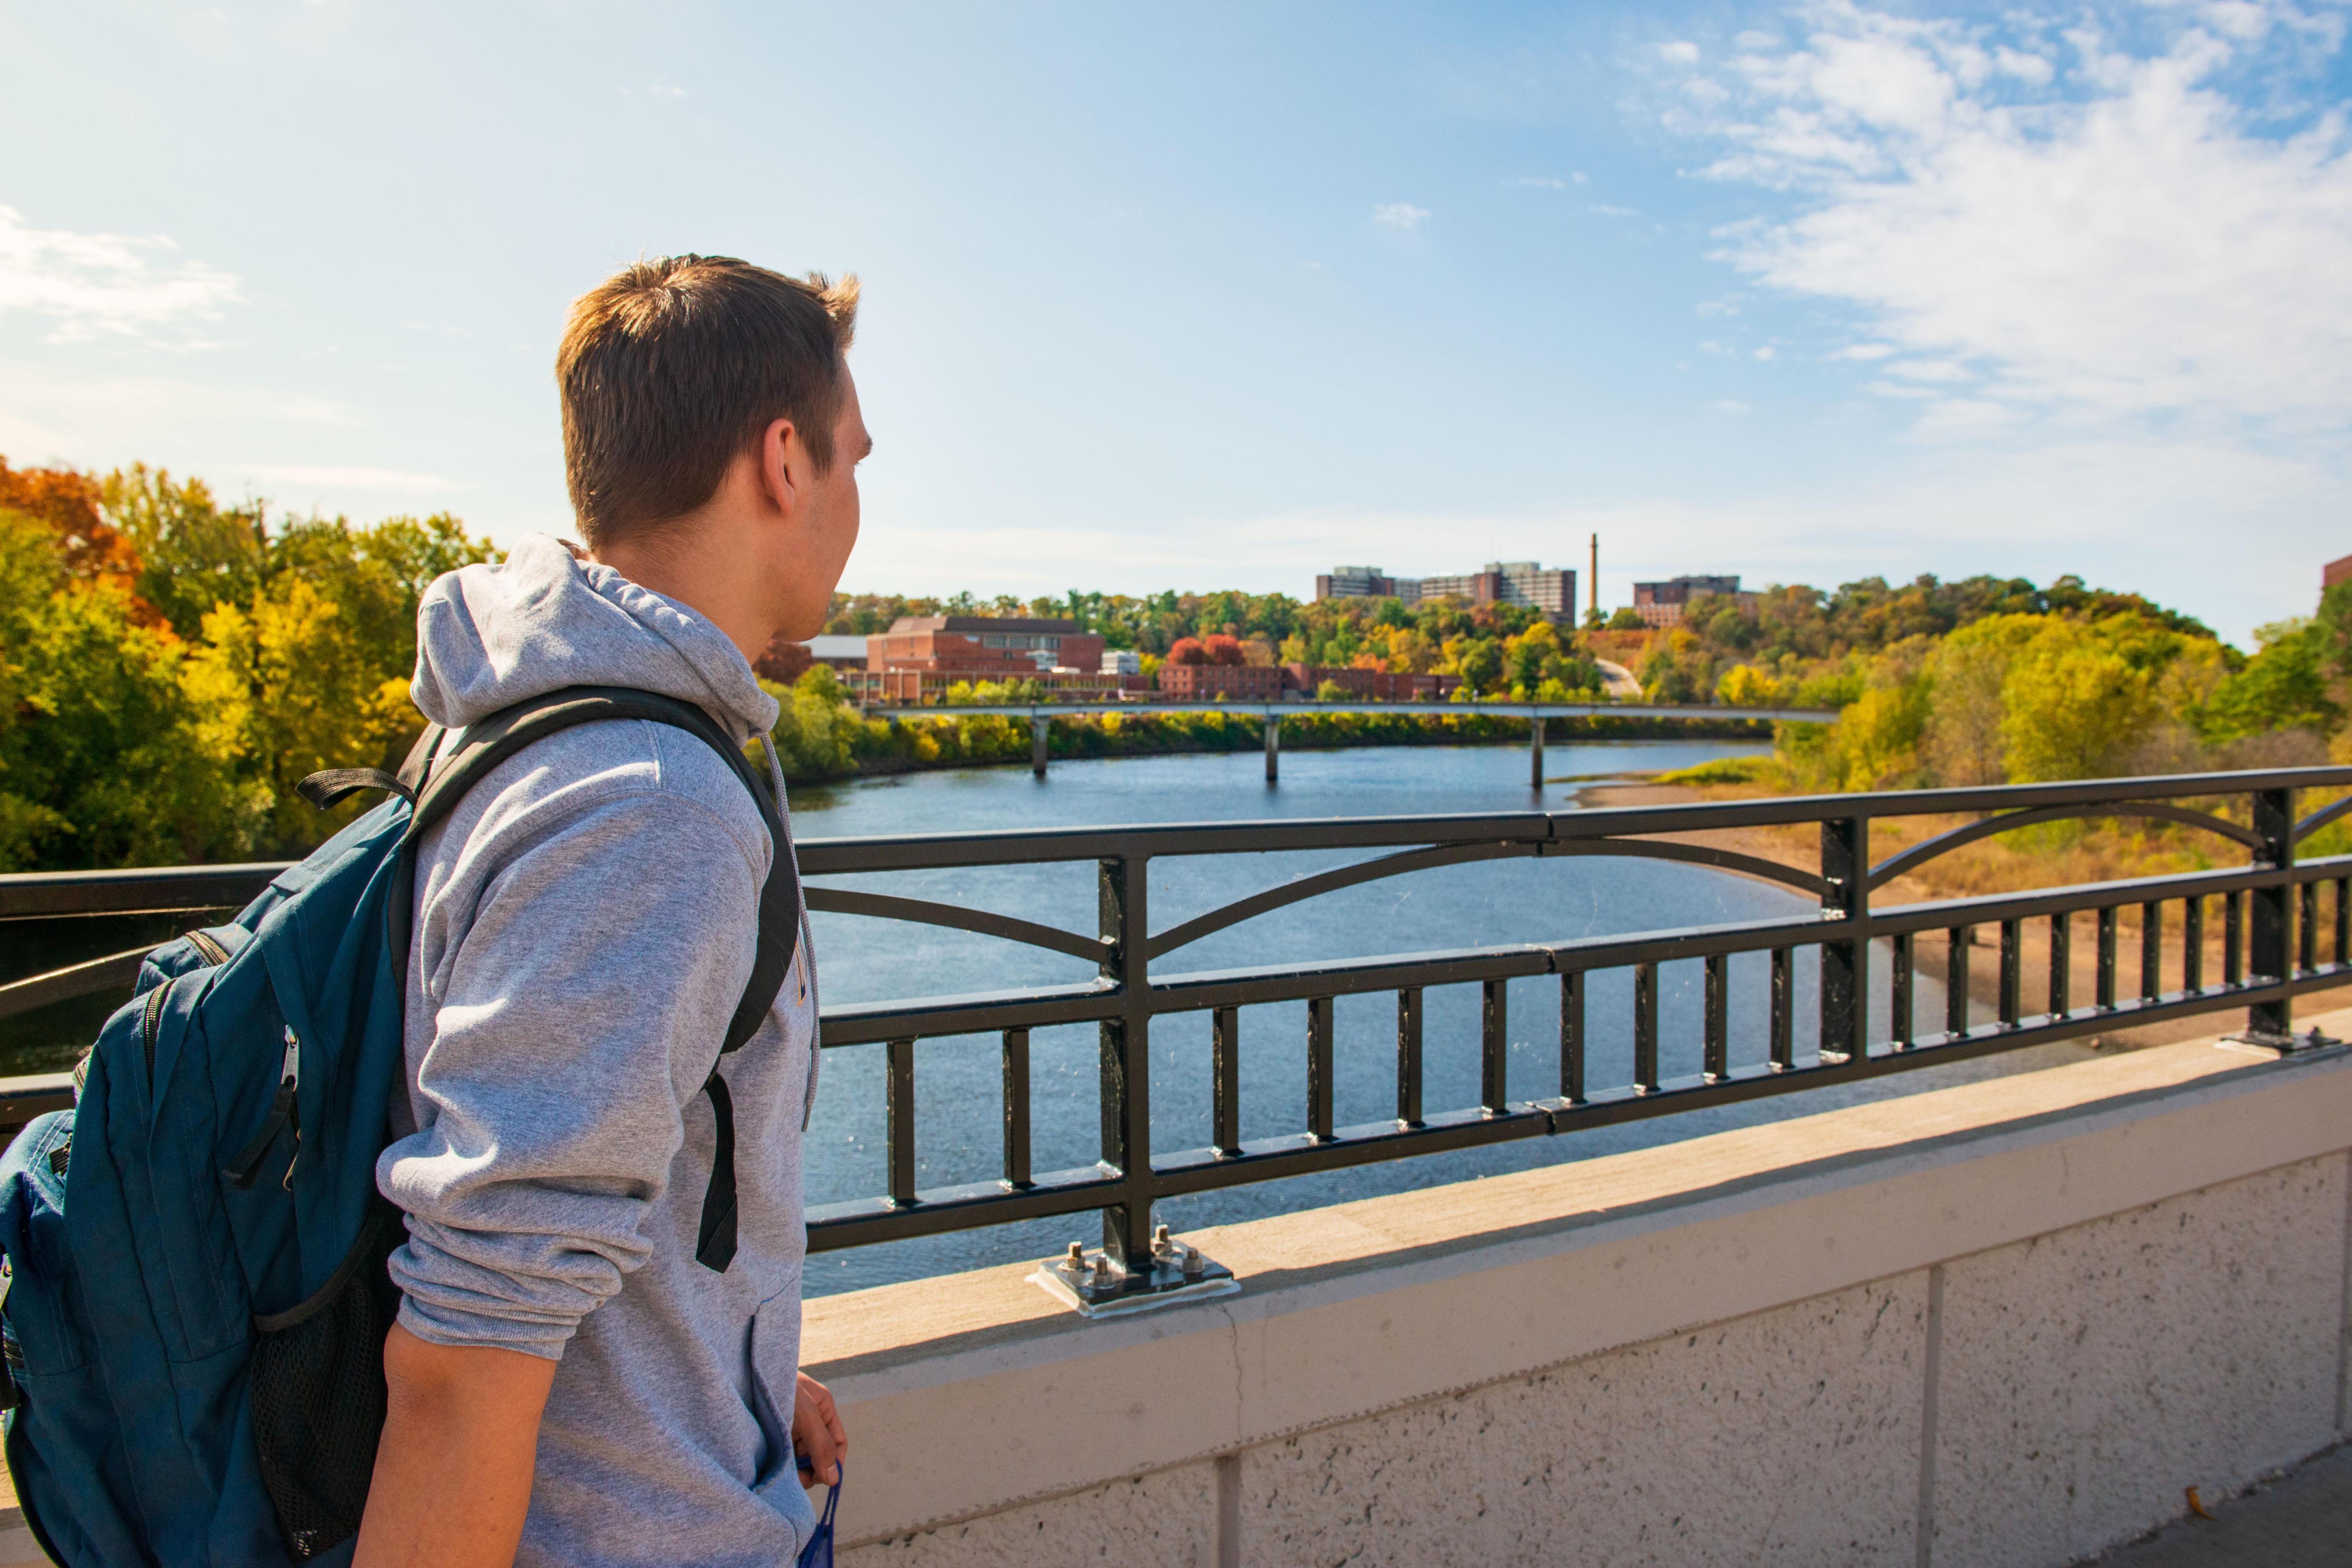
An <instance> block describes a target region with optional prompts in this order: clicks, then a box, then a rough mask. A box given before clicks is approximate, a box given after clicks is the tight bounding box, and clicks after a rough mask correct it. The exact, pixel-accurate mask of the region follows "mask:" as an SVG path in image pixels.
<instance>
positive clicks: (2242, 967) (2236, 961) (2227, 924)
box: [2221, 890, 2246, 985]
mask: <svg viewBox="0 0 2352 1568" xmlns="http://www.w3.org/2000/svg"><path fill="white" fill-rule="evenodd" d="M2245 978H2246V895H2245V893H2244V891H2243V890H2240V891H2237V892H2233V893H2230V894H2227V895H2225V896H2224V897H2223V898H2222V900H2221V984H2224V985H2237V984H2243V982H2244V981H2245Z"/></svg>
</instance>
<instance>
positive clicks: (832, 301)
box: [555, 256, 857, 549]
mask: <svg viewBox="0 0 2352 1568" xmlns="http://www.w3.org/2000/svg"><path fill="white" fill-rule="evenodd" d="M856 324H857V279H856V278H855V277H847V278H844V279H842V280H841V281H840V282H839V283H833V282H829V281H828V280H827V279H825V278H824V276H823V275H822V274H819V273H814V272H813V273H811V274H809V276H808V277H807V278H806V279H799V278H787V277H785V276H784V275H783V274H782V273H781V272H771V271H769V270H768V269H767V268H764V267H754V266H752V265H751V263H750V262H748V261H739V260H737V259H736V258H733V257H731V256H665V257H662V258H659V259H657V260H653V261H640V262H638V263H637V264H636V265H635V266H634V267H627V268H622V269H621V270H620V271H619V272H616V273H614V275H613V276H612V277H610V278H608V279H605V280H604V282H603V283H601V284H599V285H598V286H597V287H596V288H594V289H590V290H589V291H588V292H587V293H585V294H583V295H582V296H581V297H580V298H579V299H578V300H576V301H574V302H573V304H572V316H571V319H570V320H569V321H566V322H565V323H564V328H563V342H562V346H561V347H560V348H558V349H557V350H556V353H555V380H556V385H557V387H558V389H559V390H560V392H561V393H562V399H563V471H564V479H565V480H566V482H567V483H568V484H569V485H570V487H571V489H572V510H573V511H574V512H575V513H576V514H577V516H578V518H579V520H580V535H581V537H582V538H583V539H584V540H586V541H587V542H588V544H589V547H590V548H592V549H593V548H596V547H597V546H600V545H604V544H610V543H612V542H614V541H616V540H619V539H623V538H625V537H627V536H628V535H630V534H633V533H636V532H639V531H643V530H645V529H646V528H648V527H651V526H653V525H655V524H658V523H661V522H666V521H668V520H669V519H671V518H674V517H679V516H682V515H684V514H685V513H687V512H689V511H692V510H694V509H695V508H697V507H698V506H700V505H702V504H703V503H704V502H705V501H708V500H709V499H710V498H711V496H712V495H713V494H714V493H716V492H717V490H718V489H719V480H720V479H722V478H724V477H725V475H726V472H727V466H728V465H729V464H730V463H731V462H733V461H734V460H735V458H736V455H737V454H738V453H740V452H741V451H743V450H744V449H745V448H746V447H748V446H750V445H751V443H753V442H756V441H758V440H759V439H760V437H761V433H762V432H764V431H765V430H766V429H767V427H768V425H769V423H770V422H771V421H772V420H776V419H790V420H791V421H792V422H793V427H794V428H795V429H796V430H797V431H799V433H800V437H801V439H802V440H803V441H804V442H806V443H807V445H808V449H809V456H810V457H811V458H814V460H815V462H816V466H817V468H818V469H819V471H820V472H821V471H823V470H824V469H825V468H830V467H831V466H832V464H833V426H834V422H835V420H836V419H838V418H839V417H840V416H841V398H842V389H843V387H844V385H845V381H846V374H847V373H846V371H845V368H844V365H843V360H842V355H843V354H844V353H845V352H846V351H847V350H848V348H849V342H850V337H851V334H852V333H853V332H854V331H856Z"/></svg>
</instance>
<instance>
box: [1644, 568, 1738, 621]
mask: <svg viewBox="0 0 2352 1568" xmlns="http://www.w3.org/2000/svg"><path fill="white" fill-rule="evenodd" d="M1707 595H1714V596H1716V597H1717V598H1724V599H1729V600H1731V601H1732V602H1733V603H1734V604H1736V605H1738V606H1739V608H1740V609H1741V611H1742V612H1744V613H1746V614H1748V615H1753V614H1755V612H1756V604H1757V600H1758V598H1759V595H1755V594H1749V593H1743V592H1741V590H1740V587H1739V576H1738V574H1737V573H1734V574H1732V575H1730V576H1728V577H1705V576H1697V577H1669V578H1667V579H1666V580H1665V581H1664V582H1663V583H1636V584H1633V613H1634V614H1636V615H1638V616H1641V617H1642V619H1643V621H1644V622H1646V623H1647V624H1649V625H1651V626H1675V625H1677V624H1679V623H1680V622H1681V620H1682V618H1683V609H1684V606H1685V605H1688V604H1689V603H1690V602H1691V601H1692V600H1693V599H1697V598H1704V597H1706V596H1707Z"/></svg>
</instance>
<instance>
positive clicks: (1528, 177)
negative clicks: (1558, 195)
mask: <svg viewBox="0 0 2352 1568" xmlns="http://www.w3.org/2000/svg"><path fill="white" fill-rule="evenodd" d="M1511 184H1515V185H1528V186H1532V187H1534V188H1535V189H1537V190H1544V191H1564V190H1566V189H1568V182H1567V181H1566V180H1562V179H1557V178H1554V177H1553V176H1552V175H1550V174H1521V175H1520V176H1519V177H1518V178H1517V179H1516V180H1513V181H1512V182H1511Z"/></svg>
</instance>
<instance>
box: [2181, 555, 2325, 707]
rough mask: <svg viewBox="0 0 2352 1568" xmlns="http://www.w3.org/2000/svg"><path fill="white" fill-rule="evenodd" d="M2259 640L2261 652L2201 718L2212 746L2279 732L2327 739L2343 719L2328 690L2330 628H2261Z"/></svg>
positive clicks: (2292, 624)
mask: <svg viewBox="0 0 2352 1568" xmlns="http://www.w3.org/2000/svg"><path fill="white" fill-rule="evenodd" d="M2338 586H2339V587H2341V586H2343V584H2338ZM2254 636H2255V637H2256V638H2257V639H2258V640H2259V641H2260V643H2261V644H2262V651H2261V652H2259V653H2257V654H2255V655H2254V657H2253V658H2250V659H2248V660H2247V661H2246V663H2245V666H2244V668H2241V669H2239V670H2237V671H2235V672H2233V673H2232V674H2231V675H2229V676H2228V677H2226V678H2225V679H2223V680H2222V681H2221V683H2220V685H2219V687H2218V688H2217V689H2215V690H2214V692H2213V695H2212V698H2211V700H2210V701H2208V702H2207V703H2206V704H2205V707H2204V710H2203V711H2202V712H2201V713H2200V715H2199V718H2200V724H2199V726H2198V727H2199V729H2200V731H2202V732H2203V734H2204V737H2205V739H2206V740H2207V741H2208V742H2217V743H2218V742H2230V741H2237V740H2242V739H2244V738H2246V737H2247V736H2250V735H2267V734H2270V733H2273V731H2280V730H2309V731H2313V732H2314V733H2315V734H2319V735H2326V734H2328V733H2330V732H2331V731H2334V730H2335V729H2336V726H2338V725H2339V724H2341V723H2342V722H2343V721H2344V710H2343V709H2342V708H2341V707H2339V706H2337V704H2336V701H2335V700H2334V699H2333V698H2331V697H2330V696H2329V694H2328V689H2327V677H2328V670H2329V664H2330V659H2329V658H2328V655H2329V651H2330V650H2329V647H2328V642H2327V638H2328V629H2327V628H2325V627H2323V626H2321V625H2320V624H2319V623H2318V622H2317V621H2303V620H2297V621H2286V622H2282V623H2280V624H2278V625H2274V626H2263V627H2259V628H2258V629H2257V630H2256V631H2255V633H2254Z"/></svg>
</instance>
